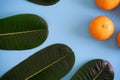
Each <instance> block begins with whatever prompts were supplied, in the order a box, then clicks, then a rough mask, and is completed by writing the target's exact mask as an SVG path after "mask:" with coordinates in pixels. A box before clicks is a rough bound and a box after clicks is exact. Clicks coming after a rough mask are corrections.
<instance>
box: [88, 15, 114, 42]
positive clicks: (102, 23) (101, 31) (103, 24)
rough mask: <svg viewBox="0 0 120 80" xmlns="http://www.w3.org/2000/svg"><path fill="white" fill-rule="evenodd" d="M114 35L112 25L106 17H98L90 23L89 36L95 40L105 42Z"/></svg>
mask: <svg viewBox="0 0 120 80" xmlns="http://www.w3.org/2000/svg"><path fill="white" fill-rule="evenodd" d="M113 33H114V24H113V22H112V20H111V19H110V18H108V17H106V16H98V17H96V18H95V19H93V20H92V21H91V22H90V34H91V36H92V37H94V38H95V39H97V40H107V39H108V38H110V37H111V36H112V34H113Z"/></svg>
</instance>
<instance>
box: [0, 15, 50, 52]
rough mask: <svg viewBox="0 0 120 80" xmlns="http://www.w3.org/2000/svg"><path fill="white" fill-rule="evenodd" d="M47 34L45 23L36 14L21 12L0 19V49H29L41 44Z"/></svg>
mask: <svg viewBox="0 0 120 80" xmlns="http://www.w3.org/2000/svg"><path fill="white" fill-rule="evenodd" d="M47 36H48V27H47V23H46V22H45V20H44V19H42V18H41V17H39V16H37V15H34V14H21V15H15V16H11V17H7V18H3V19H0V49H7V50H24V49H31V48H34V47H36V46H38V45H40V44H42V43H43V42H44V41H45V40H46V38H47Z"/></svg>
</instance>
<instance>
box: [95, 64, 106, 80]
mask: <svg viewBox="0 0 120 80" xmlns="http://www.w3.org/2000/svg"><path fill="white" fill-rule="evenodd" d="M106 66H107V65H106ZM106 66H105V67H106ZM105 67H104V68H103V69H102V70H101V71H100V72H99V73H98V74H97V75H96V76H95V78H94V79H93V80H96V79H97V77H98V76H99V75H100V74H101V73H102V72H103V71H104V69H105Z"/></svg>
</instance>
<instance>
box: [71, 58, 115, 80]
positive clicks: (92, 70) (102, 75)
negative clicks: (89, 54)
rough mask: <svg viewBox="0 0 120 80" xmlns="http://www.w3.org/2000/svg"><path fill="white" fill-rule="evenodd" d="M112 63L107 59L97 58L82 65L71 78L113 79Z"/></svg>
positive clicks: (77, 79) (74, 79)
mask: <svg viewBox="0 0 120 80" xmlns="http://www.w3.org/2000/svg"><path fill="white" fill-rule="evenodd" d="M113 78H114V72H113V68H112V65H111V64H110V63H109V62H108V61H105V60H102V59H95V60H92V61H90V62H88V63H87V64H85V65H84V66H82V67H81V68H80V69H79V70H78V71H77V73H76V74H75V75H74V76H73V77H72V79H71V80H113Z"/></svg>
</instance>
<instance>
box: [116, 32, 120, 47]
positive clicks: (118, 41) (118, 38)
mask: <svg viewBox="0 0 120 80" xmlns="http://www.w3.org/2000/svg"><path fill="white" fill-rule="evenodd" d="M116 40H117V44H118V46H119V47H120V32H118V34H117V37H116Z"/></svg>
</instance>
